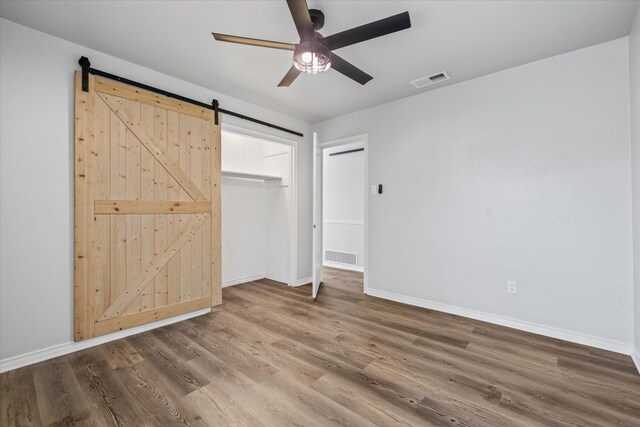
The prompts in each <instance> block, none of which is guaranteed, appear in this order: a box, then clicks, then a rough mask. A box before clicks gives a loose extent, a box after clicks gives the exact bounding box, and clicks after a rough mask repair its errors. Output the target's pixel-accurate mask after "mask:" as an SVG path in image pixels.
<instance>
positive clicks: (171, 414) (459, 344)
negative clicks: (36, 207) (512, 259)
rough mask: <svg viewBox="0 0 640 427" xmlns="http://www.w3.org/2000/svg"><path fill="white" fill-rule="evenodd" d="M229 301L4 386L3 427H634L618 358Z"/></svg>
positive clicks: (312, 305) (346, 314) (241, 296)
mask: <svg viewBox="0 0 640 427" xmlns="http://www.w3.org/2000/svg"><path fill="white" fill-rule="evenodd" d="M309 294H310V289H309V287H308V286H304V287H301V288H289V287H286V286H284V285H282V284H278V283H275V282H272V281H269V280H261V281H258V282H252V283H247V284H243V285H238V286H234V287H231V288H226V289H224V290H223V304H222V306H219V307H216V308H215V309H214V311H213V312H212V313H210V314H208V315H205V316H201V317H198V318H194V319H191V320H187V321H184V322H181V323H177V324H174V325H170V326H166V327H163V328H160V329H156V330H154V331H150V332H145V333H142V334H139V335H136V336H132V337H129V338H126V339H122V340H118V341H114V342H111V343H108V344H104V345H101V346H99V347H94V348H90V349H87V350H84V351H81V352H77V353H74V354H70V355H67V356H63V357H59V358H57V359H53V360H49V361H46V362H42V363H39V364H36V365H32V366H28V367H25V368H22V369H18V370H14V371H11V372H7V373H4V374H2V375H1V376H0V425H2V426H17V425H98V426H111V425H113V426H116V425H133V426H141V425H157V426H170V425H178V426H180V425H194V426H204V425H215V426H225V425H243V426H261V425H262V426H287V425H297V426H313V425H317V426H323V425H343V426H360V425H384V426H396V425H415V426H417V425H459V426H492V427H494V426H535V425H544V426H565V425H585V426H636V427H637V426H640V375H639V374H638V373H637V371H636V370H635V367H634V365H633V363H632V361H631V359H630V358H629V357H628V356H623V355H619V354H615V353H610V352H607V351H603V350H598V349H594V348H590V347H586V346H582V345H577V344H571V343H567V342H564V341H560V340H556V339H551V338H545V337H542V336H538V335H534V334H529V333H525V332H521V331H517V330H513V329H509V328H505V327H500V326H495V325H491V324H487V323H483V322H478V321H475V320H469V319H466V318H463V317H457V316H452V315H448V314H444V313H440V312H436V311H430V310H425V309H421V308H416V307H411V306H407V305H403V304H398V303H394V302H389V301H385V300H381V299H378V298H374V297H368V296H365V295H363V293H362V276H361V275H360V274H359V273H352V272H346V271H340V270H334V269H326V270H325V285H324V287H323V288H322V289H321V291H320V295H319V297H318V300H317V301H316V302H313V301H311V299H310V298H309Z"/></svg>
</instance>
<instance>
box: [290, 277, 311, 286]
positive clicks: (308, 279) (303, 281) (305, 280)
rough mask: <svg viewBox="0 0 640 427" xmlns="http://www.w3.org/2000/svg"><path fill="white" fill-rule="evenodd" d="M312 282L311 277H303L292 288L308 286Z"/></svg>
mask: <svg viewBox="0 0 640 427" xmlns="http://www.w3.org/2000/svg"><path fill="white" fill-rule="evenodd" d="M312 280H313V277H305V278H303V279H298V281H297V282H296V284H295V285H293V286H294V287H298V286H303V285H308V284H309V283H311V281H312Z"/></svg>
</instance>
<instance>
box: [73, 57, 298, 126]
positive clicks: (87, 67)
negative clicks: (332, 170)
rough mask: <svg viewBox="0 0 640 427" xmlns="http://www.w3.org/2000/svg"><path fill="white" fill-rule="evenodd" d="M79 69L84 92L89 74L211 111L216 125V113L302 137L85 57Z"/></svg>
mask: <svg viewBox="0 0 640 427" xmlns="http://www.w3.org/2000/svg"><path fill="white" fill-rule="evenodd" d="M78 64H80V67H82V90H83V91H84V92H88V91H89V74H93V75H94V76H100V77H104V78H107V79H111V80H115V81H118V82H120V83H124V84H127V85H129V86H135V87H138V88H140V89H144V90H148V91H149V92H154V93H158V94H160V95H164V96H166V97H168V98H173V99H177V100H179V101H183V102H188V103H190V104H194V105H197V106H199V107H202V108H207V109H209V110H213V111H214V112H215V123H216V124H218V123H219V122H218V113H222V114H228V115H230V116H234V117H238V118H239V119H242V120H247V121H249V122H253V123H257V124H259V125H262V126H267V127H270V128H273V129H277V130H280V131H282V132H287V133H290V134H292V135H296V136H304V134H302V133H301V132H297V131H295V130H291V129H287V128H285V127H282V126H278V125H274V124H273V123H269V122H265V121H264V120H260V119H256V118H253V117H250V116H246V115H244V114H240V113H236V112H235V111H230V110H225V109H224V108H220V106H219V102H218V100H217V99H214V100H213V101H211V104H206V103H204V102H200V101H196V100H195V99H191V98H187V97H186V96H182V95H178V94H175V93H172V92H167V91H166V90H163V89H158V88H157V87H153V86H149V85H146V84H144V83H140V82H136V81H134V80H129V79H127V78H125V77H120V76H117V75H115V74H111V73H107V72H106V71H102V70H97V69H95V68H91V62H89V58H87V57H86V56H82V57H80V60H79V61H78Z"/></svg>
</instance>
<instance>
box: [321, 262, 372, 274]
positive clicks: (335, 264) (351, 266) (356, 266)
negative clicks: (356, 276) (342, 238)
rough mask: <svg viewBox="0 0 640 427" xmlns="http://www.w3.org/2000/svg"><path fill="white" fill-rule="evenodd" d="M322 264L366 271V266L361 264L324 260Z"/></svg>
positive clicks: (341, 268)
mask: <svg viewBox="0 0 640 427" xmlns="http://www.w3.org/2000/svg"><path fill="white" fill-rule="evenodd" d="M322 265H323V266H325V267H331V268H338V269H340V270H351V271H359V272H360V273H362V272H364V267H360V266H359V265H349V264H340V263H339V262H332V261H323V262H322Z"/></svg>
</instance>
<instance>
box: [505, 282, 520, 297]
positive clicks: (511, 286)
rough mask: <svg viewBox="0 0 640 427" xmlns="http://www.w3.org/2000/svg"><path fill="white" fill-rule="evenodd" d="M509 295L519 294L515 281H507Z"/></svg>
mask: <svg viewBox="0 0 640 427" xmlns="http://www.w3.org/2000/svg"><path fill="white" fill-rule="evenodd" d="M507 293H508V294H517V293H518V288H517V283H516V281H515V280H507Z"/></svg>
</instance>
